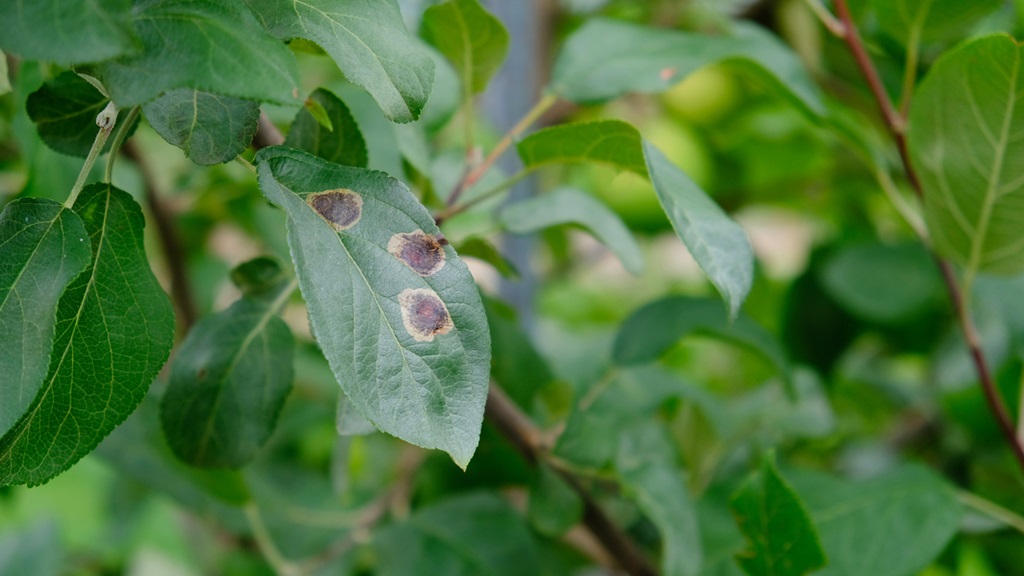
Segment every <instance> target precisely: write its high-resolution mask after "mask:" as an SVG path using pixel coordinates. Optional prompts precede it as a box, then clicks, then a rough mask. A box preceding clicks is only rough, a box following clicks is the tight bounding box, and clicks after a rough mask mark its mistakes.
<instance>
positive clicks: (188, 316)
mask: <svg viewBox="0 0 1024 576" xmlns="http://www.w3.org/2000/svg"><path fill="white" fill-rule="evenodd" d="M121 152H122V153H124V155H125V157H126V158H128V159H129V160H131V161H132V162H133V163H134V164H135V166H136V167H138V169H139V173H140V174H141V175H142V182H143V187H144V188H145V197H146V205H147V206H148V207H149V212H150V213H151V214H152V215H153V222H154V223H155V224H156V231H157V235H158V236H159V237H160V247H161V248H162V249H163V252H164V260H166V261H167V269H168V273H169V274H170V276H171V299H172V301H173V302H174V307H175V308H177V311H178V318H180V319H181V322H180V323H179V327H180V328H181V332H180V333H187V332H188V330H189V329H190V328H191V327H192V325H193V324H195V323H196V320H197V319H198V317H199V313H198V311H197V308H196V299H195V295H193V294H192V287H191V285H190V284H189V280H188V278H189V275H188V267H187V266H186V265H185V253H184V251H183V250H182V245H181V237H180V236H179V235H178V230H177V228H175V226H174V218H173V216H172V215H171V213H170V210H168V208H167V205H166V204H165V203H164V201H163V200H161V199H160V196H159V195H158V194H157V192H156V188H157V186H156V179H155V178H154V176H153V170H152V169H151V168H150V166H149V164H148V163H147V162H146V160H145V158H144V157H143V155H142V154H141V153H140V152H139V149H138V147H136V146H135V143H134V142H132V141H131V140H128V141H127V142H125V143H124V145H123V146H121Z"/></svg>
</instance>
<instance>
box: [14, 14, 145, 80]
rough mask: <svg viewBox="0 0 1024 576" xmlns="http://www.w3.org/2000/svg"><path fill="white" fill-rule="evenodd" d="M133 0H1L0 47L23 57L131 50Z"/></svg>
mask: <svg viewBox="0 0 1024 576" xmlns="http://www.w3.org/2000/svg"><path fill="white" fill-rule="evenodd" d="M131 10H132V1H131V0H94V1H92V2H89V4H88V13H85V14H83V4H82V2H81V1H80V0H48V1H46V2H4V4H3V8H2V9H0V30H3V31H4V33H3V34H0V48H3V49H4V50H6V51H8V52H10V53H12V54H16V55H18V56H20V57H22V58H24V59H26V60H48V61H51V62H56V63H58V64H79V63H84V62H98V61H100V60H106V59H107V58H113V57H115V56H122V55H125V54H128V53H130V52H134V51H135V50H136V49H137V48H138V45H137V44H138V41H137V39H136V38H135V34H134V33H133V31H132V23H131Z"/></svg>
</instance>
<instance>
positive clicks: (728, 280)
mask: <svg viewBox="0 0 1024 576" xmlns="http://www.w3.org/2000/svg"><path fill="white" fill-rule="evenodd" d="M644 156H645V157H646V158H647V170H648V172H649V173H650V178H651V183H652V184H653V185H654V190H655V192H657V193H658V199H659V200H660V201H661V206H662V208H664V209H665V213H666V214H667V215H668V219H669V221H670V222H672V227H673V228H675V230H676V234H678V235H679V237H680V238H681V239H682V240H683V243H684V244H686V247H687V248H688V249H689V250H690V254H691V255H692V256H693V258H694V260H696V261H697V264H699V265H700V267H701V269H702V270H704V273H705V274H707V275H708V278H709V279H710V280H711V283H712V284H714V285H715V288H717V289H718V292H719V293H720V294H721V295H722V298H724V299H725V302H726V305H727V306H728V307H729V317H730V318H735V317H736V315H737V314H739V311H740V306H742V304H743V300H744V299H745V298H746V297H747V293H748V292H750V286H751V284H752V283H753V279H754V252H753V250H752V249H751V247H750V241H749V240H747V235H746V233H745V232H744V231H743V228H741V227H740V225H739V224H737V223H736V222H734V221H733V220H732V219H730V218H729V217H728V216H727V215H726V214H725V212H723V211H722V209H721V208H720V207H719V206H718V204H715V203H714V202H713V201H712V200H711V199H710V198H708V196H707V194H705V193H704V191H703V190H701V189H700V187H699V186H697V184H696V183H694V181H693V180H691V179H690V177H689V176H687V175H686V173H685V172H683V171H682V170H680V169H679V168H678V167H677V166H676V165H675V164H673V163H672V162H671V161H669V159H668V158H666V157H665V155H664V154H662V153H661V151H660V150H658V149H657V148H655V147H654V146H653V145H652V144H651V143H650V142H646V141H645V142H644Z"/></svg>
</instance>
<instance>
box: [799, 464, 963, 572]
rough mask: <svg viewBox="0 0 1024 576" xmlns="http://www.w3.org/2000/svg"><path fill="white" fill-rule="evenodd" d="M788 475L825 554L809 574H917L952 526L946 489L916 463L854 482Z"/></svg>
mask: <svg viewBox="0 0 1024 576" xmlns="http://www.w3.org/2000/svg"><path fill="white" fill-rule="evenodd" d="M787 476H788V479H789V481H790V483H791V485H792V486H793V487H794V488H795V489H796V492H797V493H798V494H799V495H800V496H801V497H802V499H803V501H804V504H805V505H806V506H807V509H808V511H810V514H811V519H812V520H813V521H814V525H815V527H816V528H817V531H818V535H819V536H820V538H821V544H822V545H823V546H824V548H825V553H826V555H827V556H828V561H829V564H828V566H827V567H826V568H825V569H824V570H822V571H821V572H816V573H815V574H816V576H861V575H863V574H871V575H872V576H905V575H906V574H916V573H917V572H918V571H920V570H921V569H923V568H924V567H925V566H926V565H927V564H928V563H929V562H931V561H932V560H933V559H934V558H935V557H936V556H938V555H939V553H940V552H942V550H943V549H944V548H945V547H946V545H947V543H948V542H949V541H950V539H951V538H952V537H953V536H954V535H955V534H956V532H957V530H958V528H959V524H960V515H961V507H960V504H959V502H958V501H957V497H956V493H955V492H954V490H953V488H952V487H951V486H949V485H948V484H947V483H946V482H945V481H944V480H942V479H941V478H939V477H938V476H936V475H935V473H933V472H931V471H930V470H928V469H927V468H924V467H922V466H920V465H915V464H911V465H903V466H901V467H899V468H897V469H895V470H893V471H891V472H888V473H886V474H884V475H882V476H877V477H874V478H871V479H868V480H860V481H851V480H839V479H836V478H832V477H829V476H825V475H821V474H815V473H810V472H798V471H795V470H794V471H793V472H792V473H789V474H787ZM866 551H870V553H866Z"/></svg>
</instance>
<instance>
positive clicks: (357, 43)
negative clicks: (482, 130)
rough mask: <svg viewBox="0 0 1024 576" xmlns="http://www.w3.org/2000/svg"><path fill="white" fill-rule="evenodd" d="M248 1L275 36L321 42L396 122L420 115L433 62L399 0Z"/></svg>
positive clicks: (350, 77) (353, 81)
mask: <svg viewBox="0 0 1024 576" xmlns="http://www.w3.org/2000/svg"><path fill="white" fill-rule="evenodd" d="M246 2H247V3H248V4H249V6H250V7H251V8H252V9H253V10H254V11H255V12H256V13H257V14H259V16H260V18H261V19H262V20H263V24H264V25H265V26H266V27H267V29H268V30H270V33H271V34H273V35H275V36H277V37H278V38H282V39H285V40H288V39H291V38H305V39H307V40H312V41H313V42H316V43H317V44H319V45H320V47H321V48H323V49H324V50H325V51H326V52H327V53H328V54H330V56H331V58H332V59H333V60H334V62H335V63H336V64H337V65H338V68H340V69H341V71H342V73H344V74H345V77H346V78H347V79H348V80H349V81H350V82H352V83H353V84H357V85H359V86H362V87H363V88H365V89H366V91H367V92H369V93H370V94H371V95H372V96H373V98H374V100H376V101H377V104H378V105H380V108H381V110H383V111H384V115H385V116H387V117H388V118H389V119H391V120H392V121H393V122H412V121H413V120H415V119H416V118H418V117H419V115H420V111H421V110H423V106H424V104H426V102H427V97H428V96H430V87H431V84H432V83H433V80H434V62H433V60H432V59H431V58H430V55H429V54H427V53H426V52H425V51H424V50H423V49H422V48H421V47H420V45H419V43H418V42H417V41H416V39H415V38H414V37H413V36H412V35H410V34H409V31H408V30H407V29H406V27H405V23H404V21H403V20H402V15H401V13H400V12H399V10H398V5H397V4H396V3H395V1H394V0H378V1H369V0H359V1H357V2H352V1H348V0H306V1H304V2H298V1H296V0H292V1H290V2H282V1H280V0H246Z"/></svg>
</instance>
